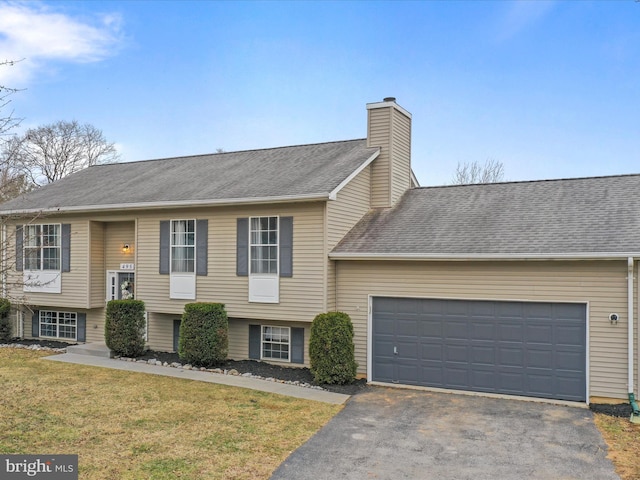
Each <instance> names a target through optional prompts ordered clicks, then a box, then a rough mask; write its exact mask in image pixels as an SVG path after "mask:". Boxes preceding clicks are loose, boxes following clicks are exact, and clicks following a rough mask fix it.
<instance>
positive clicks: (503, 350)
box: [498, 345, 524, 367]
mask: <svg viewBox="0 0 640 480" xmlns="http://www.w3.org/2000/svg"><path fill="white" fill-rule="evenodd" d="M523 362H524V352H523V351H522V349H521V348H516V347H504V346H502V345H498V365H503V366H505V367H519V366H521V365H522V364H523Z"/></svg>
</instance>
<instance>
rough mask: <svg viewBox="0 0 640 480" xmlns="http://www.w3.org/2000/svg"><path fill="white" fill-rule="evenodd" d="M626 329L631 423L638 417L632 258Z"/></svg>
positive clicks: (628, 281)
mask: <svg viewBox="0 0 640 480" xmlns="http://www.w3.org/2000/svg"><path fill="white" fill-rule="evenodd" d="M627 329H628V332H627V336H628V338H627V357H628V360H629V362H628V363H629V365H628V368H627V371H628V380H627V384H628V387H629V388H628V391H629V404H631V409H632V410H633V413H632V414H631V421H633V419H634V417H637V416H639V415H640V409H639V408H638V404H637V403H636V399H635V396H634V394H633V360H634V358H633V257H629V258H627Z"/></svg>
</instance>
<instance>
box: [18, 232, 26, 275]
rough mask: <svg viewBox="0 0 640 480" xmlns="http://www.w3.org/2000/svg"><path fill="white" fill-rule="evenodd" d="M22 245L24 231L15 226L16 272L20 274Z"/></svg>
mask: <svg viewBox="0 0 640 480" xmlns="http://www.w3.org/2000/svg"><path fill="white" fill-rule="evenodd" d="M23 245H24V229H23V228H22V225H16V271H18V272H22V269H23V267H22V253H23V252H22V248H23Z"/></svg>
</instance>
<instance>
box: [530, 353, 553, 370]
mask: <svg viewBox="0 0 640 480" xmlns="http://www.w3.org/2000/svg"><path fill="white" fill-rule="evenodd" d="M527 354H528V355H527V366H528V367H529V368H532V369H533V368H545V369H548V370H553V368H554V365H555V360H554V355H553V352H552V350H551V348H548V349H536V350H534V349H529V350H528V351H527Z"/></svg>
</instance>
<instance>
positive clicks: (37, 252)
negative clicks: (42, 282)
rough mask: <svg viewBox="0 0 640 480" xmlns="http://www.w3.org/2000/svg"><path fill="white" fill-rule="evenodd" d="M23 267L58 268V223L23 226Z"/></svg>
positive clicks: (57, 269)
mask: <svg viewBox="0 0 640 480" xmlns="http://www.w3.org/2000/svg"><path fill="white" fill-rule="evenodd" d="M23 248H24V269H25V270H53V271H59V270H60V225H59V224H52V225H25V226H24V242H23Z"/></svg>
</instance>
